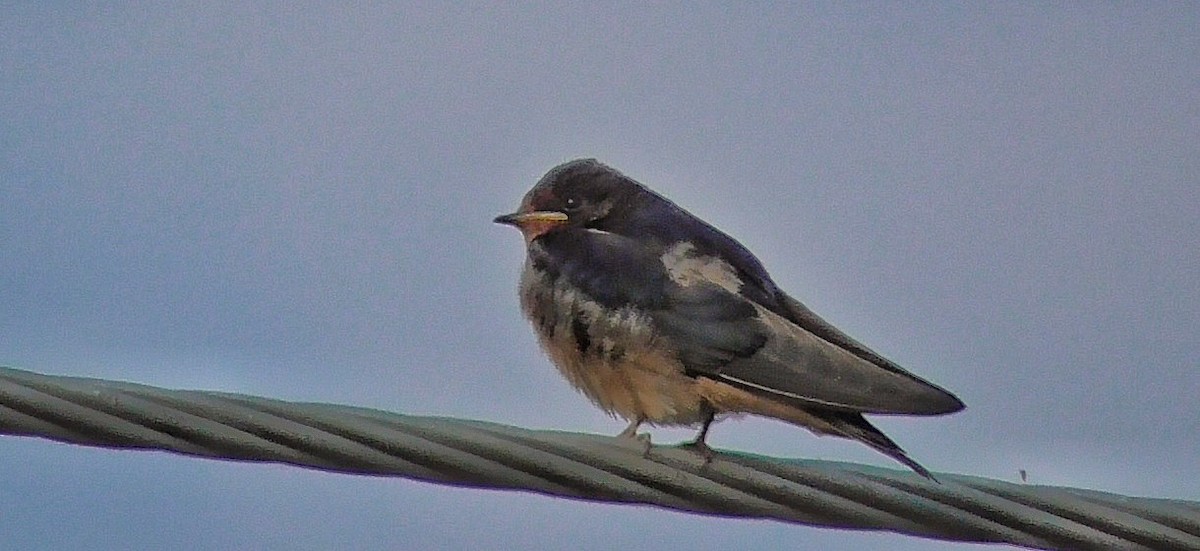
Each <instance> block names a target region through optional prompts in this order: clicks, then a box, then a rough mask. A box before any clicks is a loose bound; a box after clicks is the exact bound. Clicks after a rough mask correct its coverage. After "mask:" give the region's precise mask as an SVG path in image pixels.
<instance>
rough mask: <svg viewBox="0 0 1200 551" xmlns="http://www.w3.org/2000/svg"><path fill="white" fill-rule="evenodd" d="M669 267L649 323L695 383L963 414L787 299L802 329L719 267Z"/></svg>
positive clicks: (856, 406) (687, 263) (864, 408)
mask: <svg viewBox="0 0 1200 551" xmlns="http://www.w3.org/2000/svg"><path fill="white" fill-rule="evenodd" d="M668 256H669V255H668ZM668 256H664V259H666V258H668ZM675 260H676V263H675V264H674V265H672V264H671V263H670V262H668V263H667V265H666V266H665V267H664V269H665V270H666V272H667V274H668V276H669V277H667V278H662V279H660V281H663V283H662V285H663V293H662V295H661V296H662V298H663V300H662V301H661V303H660V304H659V305H658V308H656V309H653V310H651V313H650V316H651V318H652V320H653V323H654V325H655V329H656V330H657V331H658V332H659V333H660V334H662V335H663V336H664V337H665V338H666V339H667V341H668V342H669V343H671V345H672V346H673V347H674V348H675V350H676V353H677V355H678V356H679V358H680V360H681V361H682V362H683V364H684V366H685V369H687V370H688V371H689V372H690V373H692V374H693V375H696V376H704V377H709V378H712V379H715V380H719V381H722V382H725V383H728V384H730V385H733V386H737V387H739V388H742V389H745V390H748V391H751V392H754V393H756V394H761V395H764V396H767V397H772V398H775V399H782V400H785V401H791V402H794V403H797V404H801V405H805V406H811V407H819V408H830V409H840V410H846V411H855V412H863V413H883V414H888V413H891V414H910V415H934V414H942V413H950V412H953V411H958V410H960V409H962V407H963V406H962V402H960V401H959V400H958V399H957V398H955V397H954V396H953V395H952V394H950V393H948V392H946V391H945V390H943V389H941V388H938V387H937V386H934V385H932V384H930V383H928V382H926V381H924V380H922V379H920V378H918V377H916V376H914V375H912V374H910V373H908V372H907V371H904V370H903V369H901V368H899V367H898V366H896V365H895V364H892V363H891V362H887V360H884V359H882V358H881V357H879V356H878V354H875V353H874V352H871V351H870V350H869V349H867V348H866V347H864V346H862V345H861V344H859V343H857V341H854V340H853V339H851V338H850V337H848V336H846V335H845V334H843V333H841V332H840V331H837V329H835V328H833V327H832V326H831V325H829V324H828V323H826V322H825V321H824V320H821V318H819V317H817V316H816V315H815V314H812V313H811V311H809V310H808V309H807V308H804V307H803V305H801V304H800V303H799V302H796V301H794V300H791V299H790V297H789V298H788V299H787V300H791V303H794V305H795V306H792V305H791V304H790V303H789V306H791V307H792V308H797V314H798V316H797V317H798V318H799V319H800V320H801V321H802V322H803V323H804V324H805V325H807V327H805V326H802V325H801V324H800V323H797V322H795V321H793V320H792V319H789V317H785V316H783V315H780V314H779V313H776V312H775V311H772V309H770V308H768V307H766V306H764V305H763V304H760V303H758V302H756V301H753V300H750V299H749V298H747V297H746V296H744V295H743V294H742V293H740V292H739V289H738V288H737V287H736V286H735V285H733V284H732V283H734V282H731V280H729V279H727V278H723V277H724V276H727V275H728V274H730V273H735V272H734V271H732V270H724V271H723V270H722V269H720V268H719V267H718V268H714V265H713V262H722V261H721V260H719V259H715V258H713V257H707V256H696V255H692V256H690V257H688V258H685V259H684V260H683V262H682V267H681V263H680V262H679V261H678V259H675ZM722 274H724V276H723V275H722ZM714 276H715V277H714ZM785 296H786V295H785ZM800 309H802V310H800ZM810 328H811V329H810Z"/></svg>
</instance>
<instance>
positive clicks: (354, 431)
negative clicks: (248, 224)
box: [0, 368, 1200, 550]
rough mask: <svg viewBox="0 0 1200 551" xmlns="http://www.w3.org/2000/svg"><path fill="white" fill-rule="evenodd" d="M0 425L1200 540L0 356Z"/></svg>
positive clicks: (940, 524) (908, 530)
mask: <svg viewBox="0 0 1200 551" xmlns="http://www.w3.org/2000/svg"><path fill="white" fill-rule="evenodd" d="M0 433H4V434H10V435H18V436H37V437H42V438H49V439H52V440H57V441H61V442H69V443H74V444H82V445H90V446H102V447H109V448H135V449H155V450H166V451H171V452H176V453H181V454H187V455H194V456H201V457H209V458H214V459H229V460H239V461H271V462H282V463H289V464H293V465H298V466H302V467H308V468H314V469H322V470H328V471H337V472H345V473H356V474H368V475H382V476H402V477H406V478H412V479H416V480H422V481H427V482H435V483H441V484H452V485H458V486H470V487H478V488H493V489H508V490H524V491H532V492H537V493H542V494H548V495H553V496H561V497H568V498H574V499H584V500H591V501H613V502H623V503H638V504H648V505H654V506H658V507H665V508H669V509H676V510H681V511H688V512H693V513H701V514H709V515H719V516H728V517H753V518H769V519H775V520H780V521H786V522H794V523H800V524H806V525H812V526H824V527H832V528H844V529H857V530H887V531H892V532H897V533H903V534H910V535H914V536H920V537H926V538H936V539H944V540H956V541H965V542H994V543H1010V544H1015V545H1019V546H1023V547H1028V548H1034V549H1180V550H1185V549H1195V550H1200V503H1197V502H1190V501H1180V500H1167V499H1153V498H1141V497H1127V496H1121V495H1116V494H1109V493H1104V492H1096V491H1090V490H1082V489H1074V488H1061V487H1052V486H1033V485H1022V484H1012V483H1008V482H1003V481H999V480H992V479H986V478H979V477H972V476H963V475H953V474H945V473H937V477H938V479H939V480H941V482H942V483H941V484H937V483H932V482H930V481H928V480H925V479H924V478H921V477H919V476H917V475H915V474H913V473H910V472H908V471H895V470H890V469H883V468H876V467H869V466H865V465H854V464H847V463H836V462H828V461H811V460H787V459H778V458H770V457H762V456H755V455H749V454H740V453H729V452H722V453H720V454H719V455H718V456H717V457H716V458H715V459H714V460H713V461H712V462H711V463H707V464H705V462H704V460H703V459H702V458H701V457H699V456H698V455H697V454H695V453H693V452H691V451H688V450H681V449H677V448H672V447H661V446H655V447H653V448H652V449H651V451H650V453H649V454H645V448H644V447H642V446H640V445H638V443H636V442H631V441H626V440H624V439H617V438H612V437H606V436H596V435H586V434H575V433H565V432H554V431H535V430H528V429H522V428H518V427H511V426H506V425H499V424H493V423H486V422H481V421H471V420H463V419H451V418H441V417H418V416H410V415H400V414H395V413H388V412H383V411H378V410H371V409H366V408H358V407H351V406H341V405H331V404H314V403H294V402H284V401H280V400H273V399H269V398H262V397H256V396H246V395H240V394H229V393H221V392H204V391H188V390H167V389H161V388H155V387H151V386H145V385H139V384H133V383H124V382H117V381H107V380H99V379H83V378H72V377H58V376H48V375H41V374H37V373H32V372H29V371H22V370H17V369H11V368H0Z"/></svg>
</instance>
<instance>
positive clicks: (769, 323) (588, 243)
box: [496, 159, 963, 476]
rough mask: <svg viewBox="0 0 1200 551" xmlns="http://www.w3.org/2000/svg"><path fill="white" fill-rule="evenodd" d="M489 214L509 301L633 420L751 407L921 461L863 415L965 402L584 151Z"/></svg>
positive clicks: (609, 406)
mask: <svg viewBox="0 0 1200 551" xmlns="http://www.w3.org/2000/svg"><path fill="white" fill-rule="evenodd" d="M496 221H497V222H499V223H504V224H510V225H514V226H517V227H518V228H520V229H521V231H522V233H523V234H524V236H525V240H526V243H527V245H528V253H529V254H528V257H527V261H526V268H525V271H524V272H523V274H522V278H521V279H522V281H521V304H522V309H523V310H524V312H525V314H526V316H527V317H528V318H529V319H530V321H531V322H532V323H533V324H534V327H535V329H536V330H537V332H538V336H539V340H540V341H541V344H542V346H543V348H544V349H545V350H546V351H547V353H548V354H549V355H550V357H551V359H552V360H553V362H554V363H555V365H556V366H557V367H558V368H559V369H560V371H562V372H563V374H564V375H565V376H566V377H567V378H568V379H569V380H570V381H571V383H572V384H573V385H575V386H576V387H577V388H579V389H580V390H581V391H582V392H584V394H586V395H587V396H588V397H589V398H591V399H592V400H593V401H594V402H596V403H597V404H598V405H599V406H600V407H602V408H604V409H605V410H606V411H609V412H610V413H613V414H615V415H619V416H621V417H625V418H626V419H629V420H630V425H629V427H628V428H627V429H626V430H625V431H624V432H623V433H622V434H623V435H626V436H634V435H636V430H637V427H638V426H639V425H640V424H641V423H644V422H650V423H656V424H694V423H698V424H701V425H702V429H701V433H700V436H699V437H698V438H697V440H696V442H695V443H694V445H695V446H697V447H698V448H700V449H702V450H707V447H706V446H705V445H704V437H705V435H706V434H707V430H708V427H709V424H710V423H711V422H712V420H713V416H714V415H715V414H717V413H721V412H735V413H754V414H759V415H766V416H770V417H776V418H779V419H782V420H785V421H789V422H792V423H795V424H797V425H801V426H804V427H806V428H809V429H811V430H813V431H814V432H817V433H819V434H833V435H837V436H842V437H846V438H852V439H856V440H859V441H861V442H864V443H866V444H868V445H870V446H872V447H873V448H875V449H877V450H880V451H882V452H884V453H886V454H888V455H890V456H892V457H893V458H895V459H897V460H899V461H901V462H903V463H905V464H906V465H908V466H909V467H911V468H913V469H914V470H916V471H917V472H918V473H921V474H923V475H925V476H929V473H928V471H926V470H925V469H924V468H923V467H921V466H920V465H918V464H917V463H916V462H914V461H912V460H911V459H910V458H909V457H908V456H907V455H906V454H905V453H904V451H903V450H901V449H900V447H899V446H897V445H896V444H895V443H894V442H892V441H891V440H890V439H888V438H887V437H886V436H885V435H883V433H881V432H879V431H878V430H877V429H876V428H875V427H873V426H872V425H871V424H870V423H868V422H867V421H866V419H865V418H863V417H862V413H885V414H912V415H936V414H944V413H951V412H954V411H958V410H961V409H962V407H963V406H962V402H960V401H959V400H958V399H957V398H956V397H954V396H953V395H952V394H950V393H948V392H946V391H945V390H942V389H941V388H938V387H937V386H934V385H932V384H930V383H928V382H926V381H924V380H922V379H920V378H918V377H916V376H915V375H912V374H911V373H909V372H908V371H905V370H904V369H902V368H901V367H899V366H898V365H896V364H894V363H893V362H891V361H889V360H887V359H885V358H883V357H882V356H880V355H879V354H877V353H875V352H873V351H872V350H870V349H869V348H867V347H866V346H864V345H862V344H861V343H859V342H857V341H855V340H854V339H852V338H850V337H849V336H847V335H845V334H844V333H842V332H841V331H839V330H838V329H836V328H835V327H833V326H832V325H830V324H829V323H827V322H825V321H824V320H822V319H821V318H820V317H818V316H817V315H816V314H814V313H813V312H812V311H810V310H809V309H808V308H806V307H805V306H804V305H803V304H801V303H800V302H798V301H796V300H795V299H793V298H791V297H790V296H788V295H787V294H786V293H784V292H783V291H782V290H780V289H779V288H778V286H776V285H775V283H774V281H772V280H771V277H770V276H769V275H768V273H767V271H766V269H765V268H764V267H763V266H762V264H761V263H760V262H759V261H758V259H757V258H755V257H754V255H753V254H751V253H750V252H749V251H748V250H746V248H745V247H743V246H742V245H741V244H739V243H738V242H737V241H735V240H734V239H733V238H731V237H729V236H728V235H726V234H725V233H723V232H721V231H719V230H717V229H716V228H714V227H712V226H711V225H709V224H707V223H705V222H704V221H702V220H700V219H699V218H696V217H695V216H693V215H692V214H691V213H688V212H687V211H685V210H684V209H682V208H680V207H679V206H677V205H675V204H674V203H672V202H670V201H669V200H667V199H666V198H664V197H662V196H660V195H658V194H656V193H654V192H653V191H651V190H649V189H647V188H646V187H644V186H642V185H641V184H639V183H637V182H636V181H634V180H632V179H630V178H628V177H626V176H625V175H623V174H621V173H620V172H617V171H616V170H613V169H612V168H609V167H607V166H605V165H603V164H601V163H599V162H597V161H595V160H592V159H583V160H577V161H571V162H568V163H564V164H562V165H559V166H558V167H555V168H554V169H552V170H551V171H550V172H548V173H547V174H546V175H545V176H544V177H543V178H542V179H541V180H540V181H539V182H538V184H537V185H535V186H534V187H533V189H531V190H530V191H529V192H528V193H527V194H526V195H525V198H524V199H523V200H522V203H521V206H520V208H519V209H518V211H517V212H516V213H513V214H510V215H504V216H500V217H498V218H497V219H496Z"/></svg>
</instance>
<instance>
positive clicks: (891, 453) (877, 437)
mask: <svg viewBox="0 0 1200 551" xmlns="http://www.w3.org/2000/svg"><path fill="white" fill-rule="evenodd" d="M822 417H823V418H824V420H825V421H828V422H829V424H830V425H832V426H833V428H834V429H836V430H837V432H838V435H839V436H844V437H846V438H850V439H852V440H858V441H859V442H862V443H864V444H866V445H868V446H871V447H872V448H874V449H875V450H877V451H879V452H881V453H883V454H884V455H887V456H888V457H891V458H892V459H895V460H896V461H899V462H901V463H903V464H905V465H906V466H908V468H910V469H912V470H913V471H915V472H916V473H917V474H919V475H921V476H923V477H925V478H928V479H929V480H932V481H934V482H937V481H938V479H936V478H934V477H933V474H931V473H930V472H929V471H928V470H927V469H926V468H925V467H922V466H921V464H920V463H917V462H916V461H913V459H912V458H911V457H909V456H908V454H907V453H905V451H904V450H903V449H902V448H901V447H900V446H899V445H898V444H896V443H895V442H893V441H892V439H891V438H888V437H887V435H886V434H883V433H882V432H880V430H879V429H877V428H875V425H872V424H871V423H870V422H868V421H867V420H866V418H864V417H863V416H862V415H861V414H858V413H848V412H837V413H833V412H830V413H829V414H828V415H822Z"/></svg>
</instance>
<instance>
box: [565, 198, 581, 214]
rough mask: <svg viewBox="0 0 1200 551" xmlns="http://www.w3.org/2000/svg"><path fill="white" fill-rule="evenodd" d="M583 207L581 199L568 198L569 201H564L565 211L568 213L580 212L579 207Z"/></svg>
mask: <svg viewBox="0 0 1200 551" xmlns="http://www.w3.org/2000/svg"><path fill="white" fill-rule="evenodd" d="M582 206H583V201H580V200H579V199H577V198H575V197H567V200H566V201H563V210H565V211H567V212H570V211H573V210H578V209H579V207H582Z"/></svg>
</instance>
